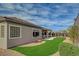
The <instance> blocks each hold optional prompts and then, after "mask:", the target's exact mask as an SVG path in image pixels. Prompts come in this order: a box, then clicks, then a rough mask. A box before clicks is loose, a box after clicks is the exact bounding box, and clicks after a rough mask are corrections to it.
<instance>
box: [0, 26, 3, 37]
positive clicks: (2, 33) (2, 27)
mask: <svg viewBox="0 0 79 59" xmlns="http://www.w3.org/2000/svg"><path fill="white" fill-rule="evenodd" d="M0 32H1V33H0V34H1V38H4V25H1V31H0Z"/></svg>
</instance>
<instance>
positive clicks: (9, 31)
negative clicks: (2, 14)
mask: <svg viewBox="0 0 79 59" xmlns="http://www.w3.org/2000/svg"><path fill="white" fill-rule="evenodd" d="M11 26H13V27H19V28H20V36H19V37H11V35H10V34H11V33H10V32H11V31H10V28H11ZM21 30H22V29H21V26H19V25H11V24H10V25H9V39H19V38H22V32H21Z"/></svg>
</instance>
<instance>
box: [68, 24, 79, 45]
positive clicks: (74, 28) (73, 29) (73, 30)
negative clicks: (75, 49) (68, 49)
mask: <svg viewBox="0 0 79 59" xmlns="http://www.w3.org/2000/svg"><path fill="white" fill-rule="evenodd" d="M68 35H69V37H70V39H71V40H72V42H73V44H75V43H76V44H77V39H78V36H79V33H78V26H76V25H73V26H72V27H70V29H69V32H68Z"/></svg>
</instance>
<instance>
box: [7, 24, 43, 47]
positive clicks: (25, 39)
mask: <svg viewBox="0 0 79 59" xmlns="http://www.w3.org/2000/svg"><path fill="white" fill-rule="evenodd" d="M10 25H15V26H20V27H21V38H14V39H10V38H9V26H10ZM33 30H38V31H39V33H40V34H39V36H38V37H33ZM38 39H42V30H41V29H37V28H32V27H28V26H24V25H19V24H15V23H8V41H7V47H8V48H10V47H13V46H17V45H20V44H24V43H30V42H33V41H35V40H38Z"/></svg>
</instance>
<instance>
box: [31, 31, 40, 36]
mask: <svg viewBox="0 0 79 59" xmlns="http://www.w3.org/2000/svg"><path fill="white" fill-rule="evenodd" d="M34 33H35V35H34ZM37 33H38V35H36V34H37ZM32 36H33V37H39V36H40V32H39V30H33V32H32Z"/></svg>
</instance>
